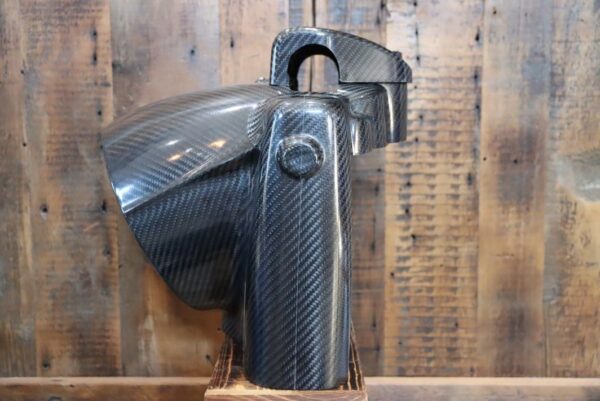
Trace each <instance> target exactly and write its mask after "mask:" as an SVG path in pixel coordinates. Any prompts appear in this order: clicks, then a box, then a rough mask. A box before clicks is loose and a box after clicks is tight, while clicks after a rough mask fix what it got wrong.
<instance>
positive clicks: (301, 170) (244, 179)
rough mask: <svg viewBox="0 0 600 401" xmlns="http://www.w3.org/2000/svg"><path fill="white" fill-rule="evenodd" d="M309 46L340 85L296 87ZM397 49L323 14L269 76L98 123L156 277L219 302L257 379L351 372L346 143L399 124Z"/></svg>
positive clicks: (199, 302) (283, 40)
mask: <svg viewBox="0 0 600 401" xmlns="http://www.w3.org/2000/svg"><path fill="white" fill-rule="evenodd" d="M314 54H324V55H327V56H329V57H331V58H332V59H333V60H334V62H335V63H336V65H337V67H338V72H339V86H338V88H337V89H336V90H335V91H333V92H331V93H306V92H298V91H297V90H296V89H297V80H296V75H297V72H298V69H299V66H300V64H301V63H302V61H303V60H304V59H305V58H307V57H310V56H312V55H314ZM410 80H411V70H410V68H409V67H408V66H407V65H406V63H405V62H404V61H403V60H402V57H401V55H400V53H397V52H391V51H389V50H387V49H385V48H383V47H381V46H379V45H377V44H375V43H372V42H369V41H367V40H365V39H362V38H359V37H356V36H353V35H350V34H347V33H343V32H337V31H332V30H326V29H319V28H292V29H288V30H285V31H283V32H281V33H280V34H279V35H278V36H277V38H276V39H275V42H274V44H273V49H272V56H271V78H270V84H266V83H265V84H254V85H244V86H234V87H229V88H223V89H219V90H215V91H209V92H197V93H191V94H188V95H182V96H177V97H173V98H169V99H166V100H163V101H160V102H157V103H154V104H151V105H148V106H145V107H142V108H140V109H139V110H136V111H135V112H133V113H132V114H130V115H127V116H125V117H123V118H121V119H119V120H117V121H115V122H114V123H113V124H112V125H110V126H109V127H108V128H107V129H106V130H105V132H104V133H103V137H104V138H105V143H104V146H103V149H104V157H105V161H106V165H107V168H108V172H109V177H110V180H111V184H112V187H113V189H114V192H115V194H116V196H117V199H118V202H119V205H120V207H121V210H122V212H123V213H124V215H125V218H126V220H127V223H128V224H129V226H130V228H131V230H132V231H133V233H134V235H135V237H136V239H137V240H138V242H139V244H140V246H141V247H142V249H143V250H144V252H145V254H146V255H147V256H148V258H149V259H150V261H151V262H152V264H153V265H154V266H155V268H156V270H157V271H158V272H159V273H160V275H161V276H162V278H163V279H164V280H165V281H166V283H167V284H168V285H169V286H170V287H171V288H172V289H173V291H175V293H176V294H177V295H178V296H179V297H181V299H183V300H184V301H185V302H186V303H188V304H189V305H191V306H193V307H195V308H202V309H208V308H220V309H223V310H225V318H224V321H223V327H224V330H225V332H226V333H227V334H228V335H230V336H231V337H232V338H234V339H235V340H236V341H237V342H238V343H239V344H240V345H242V346H243V348H244V355H245V358H244V370H245V373H246V375H247V377H248V378H249V379H250V380H251V381H252V382H253V383H255V384H258V385H260V386H264V387H270V388H278V389H302V390H320V389H330V388H334V387H336V386H337V385H338V384H339V383H341V382H344V381H346V380H347V373H348V370H347V368H348V358H349V335H350V273H351V270H350V265H351V261H350V216H351V211H350V191H351V188H350V168H349V159H350V157H351V156H352V155H358V154H362V153H366V152H369V151H370V150H372V149H375V148H381V147H384V146H385V145H386V144H388V143H392V142H398V141H400V140H402V139H404V138H405V136H406V84H407V82H410Z"/></svg>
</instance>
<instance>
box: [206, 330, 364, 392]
mask: <svg viewBox="0 0 600 401" xmlns="http://www.w3.org/2000/svg"><path fill="white" fill-rule="evenodd" d="M243 360H244V354H243V350H242V349H241V348H240V347H239V346H238V345H236V344H235V343H234V342H233V341H231V340H226V341H225V343H224V344H223V347H222V348H221V353H220V354H219V359H218V360H217V364H216V365H215V370H214V372H213V374H212V377H211V380H210V383H209V385H208V389H207V391H206V394H205V396H204V399H205V400H206V401H236V400H237V401H250V400H257V401H258V400H265V401H266V400H273V401H276V400H278V401H293V400H297V401H301V400H315V401H316V400H323V401H325V400H343V401H366V400H367V394H366V392H365V384H364V378H363V374H362V370H361V365H360V361H359V359H358V353H357V351H356V347H355V343H354V338H352V341H351V343H350V365H349V367H348V381H347V382H346V383H344V384H343V385H341V386H339V388H336V389H333V390H324V391H291V390H273V389H268V388H263V387H259V386H256V385H254V384H252V383H251V382H250V381H248V379H247V378H246V376H245V375H244V372H243V370H244V369H243ZM282 368H284V367H282Z"/></svg>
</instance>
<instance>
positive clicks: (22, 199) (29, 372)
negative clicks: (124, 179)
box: [0, 1, 37, 376]
mask: <svg viewBox="0 0 600 401" xmlns="http://www.w3.org/2000/svg"><path fill="white" fill-rule="evenodd" d="M19 16H20V7H19V4H18V3H16V2H11V1H0V99H5V100H4V101H3V103H2V106H1V107H0V188H2V190H1V191H0V316H1V318H0V353H1V354H2V357H0V376H35V374H36V370H37V369H36V362H35V313H34V310H35V309H34V308H35V306H34V304H33V302H34V294H35V285H34V279H35V275H34V272H33V270H32V268H31V267H32V266H31V231H30V225H29V215H30V210H29V209H30V203H29V172H30V169H29V166H28V163H27V158H28V157H27V154H28V153H27V152H28V150H27V142H26V139H25V138H26V137H25V130H24V118H23V116H24V113H25V111H24V101H25V78H24V72H25V70H24V65H23V48H22V46H23V45H22V42H21V29H22V22H21V20H20V18H19Z"/></svg>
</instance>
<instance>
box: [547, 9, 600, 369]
mask: <svg viewBox="0 0 600 401" xmlns="http://www.w3.org/2000/svg"><path fill="white" fill-rule="evenodd" d="M599 21H600V7H599V4H598V3H597V2H596V3H595V4H593V3H592V2H590V1H577V2H570V1H569V2H567V1H555V2H554V9H553V30H554V32H553V38H552V44H551V46H552V48H551V59H552V67H551V69H552V70H551V91H550V92H551V100H550V123H549V132H548V135H547V149H548V153H549V154H548V156H547V164H546V167H547V168H546V189H545V195H546V200H545V213H546V219H545V227H546V231H545V266H544V268H545V270H544V311H545V335H546V358H547V359H546V371H545V374H546V375H548V376H594V377H598V376H600V286H599V283H600V186H599V181H598V180H600V112H599V111H600V74H599V73H598V71H599V68H600V22H599Z"/></svg>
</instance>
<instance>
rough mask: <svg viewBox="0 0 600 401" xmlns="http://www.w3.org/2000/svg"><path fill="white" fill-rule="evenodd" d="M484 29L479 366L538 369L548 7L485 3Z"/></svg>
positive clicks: (516, 371) (494, 371)
mask: <svg viewBox="0 0 600 401" xmlns="http://www.w3.org/2000/svg"><path fill="white" fill-rule="evenodd" d="M483 36H484V39H483V40H484V65H483V69H484V73H485V81H484V84H483V88H482V116H481V154H480V160H481V164H480V173H479V174H480V175H479V181H480V195H479V231H480V235H479V284H478V290H479V292H478V332H477V336H478V351H479V362H478V364H479V373H480V374H482V375H486V376H494V375H498V376H511V375H512V376H523V375H525V376H540V375H543V374H544V322H543V307H542V305H543V304H542V288H543V272H544V207H543V205H544V185H545V179H544V177H545V171H546V170H545V167H546V160H547V156H548V155H547V147H546V140H547V135H546V133H547V131H548V127H549V121H548V119H549V101H550V49H551V41H552V9H551V8H549V7H544V2H543V1H540V2H537V1H522V2H518V3H517V4H515V5H514V6H511V7H508V4H506V3H502V2H499V1H488V2H486V6H485V30H484V34H483ZM506 60H510V62H506Z"/></svg>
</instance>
